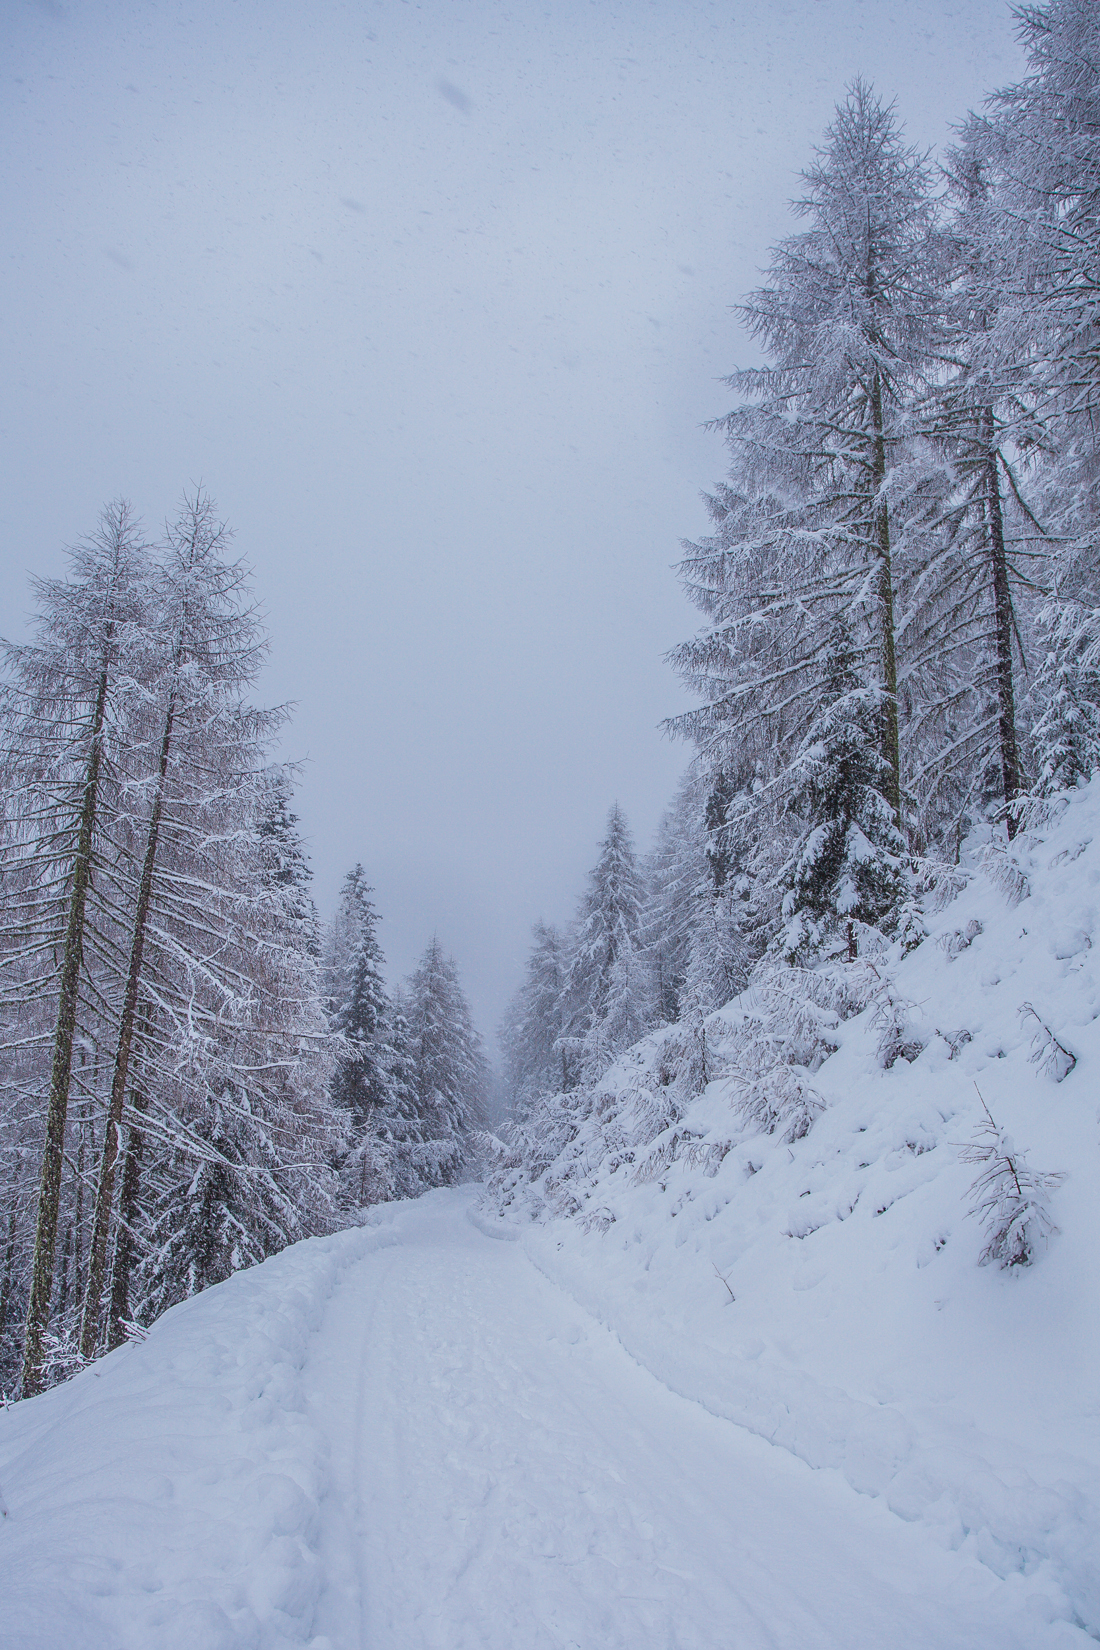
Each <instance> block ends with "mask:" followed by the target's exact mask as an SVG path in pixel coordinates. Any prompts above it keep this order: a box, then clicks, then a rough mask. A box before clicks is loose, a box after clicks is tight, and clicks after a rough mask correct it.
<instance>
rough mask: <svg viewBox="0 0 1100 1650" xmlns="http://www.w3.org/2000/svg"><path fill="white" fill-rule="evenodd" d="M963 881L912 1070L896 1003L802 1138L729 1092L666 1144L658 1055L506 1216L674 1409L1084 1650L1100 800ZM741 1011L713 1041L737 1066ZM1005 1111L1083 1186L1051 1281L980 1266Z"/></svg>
mask: <svg viewBox="0 0 1100 1650" xmlns="http://www.w3.org/2000/svg"><path fill="white" fill-rule="evenodd" d="M962 870H963V871H964V872H965V873H966V874H967V876H968V881H967V884H966V886H965V887H964V888H963V890H962V891H961V892H960V893H959V894H958V895H957V896H956V897H955V898H954V899H952V900H951V902H950V903H949V904H947V905H946V906H945V907H944V908H943V909H942V910H940V911H939V912H938V914H936V915H935V916H932V917H930V918H929V919H928V922H929V928H930V935H929V938H928V939H927V940H926V941H925V942H924V943H923V944H922V945H920V946H919V947H918V948H917V949H916V950H915V951H912V952H911V953H910V954H909V955H908V956H907V957H905V958H903V959H902V960H900V961H897V959H895V963H894V965H893V966H892V967H891V969H890V973H891V974H892V976H893V982H894V991H895V995H896V996H898V997H899V998H901V999H903V1000H904V1001H905V1003H906V1005H907V1007H906V1009H905V1016H906V1018H907V1021H908V1027H907V1031H906V1036H907V1037H908V1038H911V1039H912V1041H913V1043H914V1044H918V1045H919V1044H923V1048H921V1049H920V1052H919V1054H918V1055H917V1057H916V1058H915V1059H913V1060H912V1061H911V1062H909V1061H907V1060H906V1059H904V1058H902V1059H898V1060H897V1061H896V1063H895V1064H894V1065H893V1066H892V1067H891V1068H890V1069H889V1070H884V1069H883V1066H882V1063H881V1060H880V1058H879V1053H878V1045H879V1040H880V1034H881V1026H880V1025H876V1024H875V1019H874V1009H873V1008H872V1009H869V1010H867V1011H866V1012H865V1013H863V1014H862V1015H859V1016H857V1017H853V1018H851V1019H849V1020H847V1021H845V1022H843V1023H841V1024H840V1026H839V1028H838V1030H837V1031H836V1033H835V1036H833V1038H832V1040H833V1041H834V1042H836V1043H838V1044H839V1045H840V1046H839V1047H838V1049H837V1052H836V1053H835V1054H833V1055H831V1057H829V1058H828V1059H826V1060H825V1062H824V1063H823V1064H822V1065H821V1066H820V1067H819V1069H818V1070H817V1071H816V1073H815V1074H814V1075H813V1078H812V1081H813V1084H814V1087H815V1088H816V1089H817V1090H818V1092H819V1093H820V1095H821V1096H822V1098H823V1099H824V1100H825V1102H826V1109H825V1110H824V1112H822V1113H821V1114H820V1115H819V1116H818V1118H817V1119H816V1121H815V1122H814V1124H813V1126H812V1128H811V1129H810V1131H809V1133H808V1134H807V1135H806V1136H805V1137H804V1138H803V1139H801V1140H798V1141H795V1142H793V1143H786V1142H784V1141H783V1140H782V1138H781V1137H780V1134H779V1133H778V1132H777V1133H776V1134H773V1135H761V1134H759V1133H754V1132H753V1131H752V1130H751V1129H748V1128H746V1127H744V1126H742V1125H741V1124H740V1123H739V1120H738V1117H737V1116H736V1115H735V1113H734V1111H733V1109H732V1094H731V1086H730V1084H729V1082H728V1080H718V1081H714V1082H712V1083H711V1084H710V1085H709V1087H708V1088H707V1090H706V1091H705V1092H704V1094H703V1095H702V1096H700V1097H699V1099H698V1100H697V1101H695V1102H694V1103H692V1104H691V1105H690V1107H689V1109H688V1110H687V1111H686V1112H685V1114H684V1115H683V1117H682V1118H681V1119H680V1120H679V1121H678V1122H677V1123H676V1124H675V1125H674V1126H672V1127H669V1128H667V1129H666V1130H665V1131H664V1133H663V1134H658V1135H657V1136H656V1137H655V1138H652V1139H651V1140H649V1141H648V1142H647V1141H646V1140H645V1131H644V1128H641V1131H640V1132H639V1127H640V1120H641V1119H642V1116H643V1113H644V1110H645V1089H646V1079H647V1076H648V1075H649V1074H650V1073H651V1072H652V1071H653V1069H654V1065H655V1057H656V1050H657V1048H658V1045H659V1043H660V1037H659V1036H658V1035H654V1036H652V1037H650V1038H648V1039H647V1040H645V1041H644V1042H643V1043H641V1044H639V1045H638V1046H637V1047H636V1048H635V1049H634V1050H632V1051H630V1053H629V1054H628V1055H627V1056H625V1057H624V1058H623V1059H622V1060H620V1061H619V1062H618V1064H617V1065H616V1066H615V1067H613V1068H612V1070H611V1071H610V1072H609V1073H608V1075H607V1077H605V1079H604V1080H603V1083H602V1085H601V1089H602V1091H603V1092H602V1094H601V1096H600V1097H598V1099H597V1102H596V1104H595V1106H594V1107H593V1108H592V1111H591V1113H590V1115H589V1116H588V1117H587V1119H584V1120H583V1121H582V1123H581V1126H580V1128H579V1131H578V1133H577V1137H576V1138H575V1139H574V1140H573V1141H571V1142H570V1143H569V1145H568V1146H567V1147H566V1148H565V1149H564V1150H563V1151H562V1152H561V1154H560V1156H559V1158H558V1159H557V1160H556V1161H555V1162H554V1163H553V1164H552V1165H551V1167H550V1169H549V1171H547V1173H546V1174H544V1175H543V1176H541V1177H540V1178H539V1179H538V1180H536V1181H535V1182H534V1184H524V1182H523V1179H522V1176H520V1177H514V1178H513V1181H512V1183H511V1186H510V1187H508V1188H506V1190H505V1192H504V1193H503V1194H502V1196H501V1198H500V1200H499V1204H500V1206H499V1207H498V1208H497V1210H496V1215H497V1219H498V1223H499V1224H501V1225H505V1224H507V1225H509V1226H510V1228H511V1229H512V1230H514V1231H515V1232H516V1233H517V1234H518V1235H519V1237H520V1239H521V1242H522V1246H523V1248H524V1249H525V1251H526V1253H527V1254H528V1255H529V1256H530V1257H531V1259H532V1260H533V1261H534V1262H535V1264H536V1265H537V1266H539V1268H540V1269H541V1270H542V1271H543V1273H544V1274H545V1275H546V1276H547V1277H548V1278H550V1279H552V1280H553V1281H554V1282H555V1283H557V1284H558V1285H559V1286H560V1287H561V1288H562V1289H564V1290H565V1291H567V1292H568V1293H569V1294H570V1295H571V1296H572V1297H573V1298H574V1299H576V1300H577V1301H579V1302H580V1303H581V1304H583V1305H584V1306H585V1307H586V1308H587V1309H588V1310H589V1311H590V1312H591V1313H592V1315H593V1317H594V1318H596V1319H597V1320H598V1321H600V1322H601V1323H604V1324H606V1325H607V1326H608V1327H609V1328H611V1329H612V1330H613V1331H614V1333H615V1335H616V1336H617V1338H618V1340H619V1342H620V1343H621V1345H622V1346H623V1347H624V1348H625V1349H626V1350H627V1351H628V1352H629V1353H630V1354H631V1356H632V1357H634V1358H635V1359H636V1360H637V1361H638V1363H639V1364H640V1365H642V1366H644V1367H645V1368H646V1369H648V1370H650V1371H651V1372H652V1373H653V1374H654V1375H655V1376H656V1377H657V1378H658V1379H659V1380H660V1381H661V1382H662V1383H663V1385H664V1386H665V1388H666V1389H668V1390H669V1391H672V1392H676V1393H679V1394H680V1395H681V1396H683V1397H684V1398H686V1399H688V1400H690V1401H691V1402H693V1403H695V1404H698V1405H700V1406H701V1407H702V1408H704V1409H705V1410H706V1411H707V1412H708V1413H710V1414H712V1415H714V1416H718V1417H722V1418H723V1419H726V1420H728V1421H731V1422H734V1423H736V1424H737V1425H739V1426H741V1427H744V1428H747V1429H749V1430H751V1431H752V1432H754V1433H756V1434H758V1435H759V1436H760V1437H761V1438H763V1439H767V1440H768V1441H769V1442H770V1443H771V1444H772V1445H778V1446H780V1447H781V1448H782V1449H783V1450H784V1451H787V1452H789V1453H790V1454H791V1455H792V1456H793V1457H797V1458H799V1459H800V1460H801V1461H803V1462H805V1463H807V1464H808V1465H809V1466H811V1467H813V1468H816V1469H819V1471H818V1473H817V1474H816V1475H815V1479H814V1481H815V1482H817V1481H820V1480H823V1479H826V1478H831V1476H832V1473H833V1472H834V1471H835V1474H836V1476H838V1477H840V1478H842V1479H843V1480H845V1481H846V1482H847V1483H848V1484H849V1485H850V1486H851V1487H852V1488H853V1489H854V1490H856V1491H858V1492H861V1494H862V1495H863V1496H865V1497H867V1498H869V1499H872V1500H873V1504H874V1505H875V1506H876V1507H877V1508H879V1509H882V1510H885V1509H889V1510H890V1511H891V1512H892V1513H893V1514H895V1515H897V1517H898V1518H899V1520H904V1521H907V1522H908V1523H909V1524H910V1525H913V1526H917V1525H919V1526H920V1527H921V1528H922V1530H923V1531H925V1532H926V1533H927V1535H928V1536H929V1537H930V1538H931V1539H932V1540H934V1541H936V1542H937V1543H938V1544H939V1545H940V1546H941V1548H942V1549H943V1551H944V1552H945V1553H948V1552H950V1553H952V1554H954V1555H956V1556H957V1557H958V1558H960V1559H967V1558H972V1559H974V1560H977V1561H979V1562H980V1564H981V1565H982V1566H984V1567H985V1568H986V1570H987V1572H988V1573H990V1574H994V1575H997V1576H1000V1577H1003V1578H1005V1579H1006V1581H1008V1582H1009V1583H1011V1584H1012V1586H1013V1587H1014V1589H1015V1591H1014V1595H1013V1596H1015V1597H1016V1598H1017V1599H1018V1600H1019V1602H1020V1608H1021V1615H1020V1628H1019V1631H1020V1632H1021V1634H1022V1635H1023V1639H1022V1641H1023V1642H1027V1643H1030V1644H1040V1643H1045V1642H1047V1641H1046V1639H1045V1638H1044V1637H1043V1634H1042V1631H1041V1627H1040V1623H1042V1622H1047V1623H1063V1624H1065V1626H1064V1633H1065V1635H1066V1637H1065V1642H1067V1643H1069V1642H1074V1641H1079V1642H1085V1641H1086V1640H1095V1639H1097V1638H1100V1424H1098V1422H1100V1266H1098V1260H1100V1195H1098V1194H1100V1128H1098V1122H1100V1117H1098V1109H1097V1107H1098V1100H1100V1092H1098V1086H1097V1079H1098V1074H1100V1018H1098V1016H1100V967H1098V964H1097V953H1096V951H1095V947H1096V945H1097V941H1098V911H1100V783H1097V782H1094V783H1093V784H1092V786H1090V787H1089V788H1088V789H1087V790H1083V791H1081V792H1078V793H1074V794H1073V795H1072V797H1071V798H1070V799H1069V800H1068V802H1066V803H1065V804H1063V805H1061V806H1060V807H1059V808H1058V809H1057V810H1056V813H1055V817H1054V819H1053V820H1052V821H1051V822H1049V823H1048V824H1047V825H1045V826H1044V827H1042V829H1040V830H1038V831H1036V832H1032V833H1029V834H1028V835H1027V836H1025V837H1021V838H1018V839H1017V842H1016V843H1015V844H1014V845H1013V846H1012V848H1011V849H1008V848H1006V846H1005V845H1004V844H1002V845H1001V846H1000V847H998V846H997V844H996V843H988V844H986V845H985V847H984V848H982V847H980V846H978V845H972V848H971V852H970V854H969V856H964V861H963V866H962ZM1025 1004H1026V1005H1031V1009H1032V1010H1034V1013H1032V1012H1029V1011H1028V1010H1027V1009H1025V1007H1024V1005H1025ZM738 1011H739V1004H738V1003H735V1004H732V1005H730V1006H729V1008H727V1009H726V1010H724V1011H722V1013H721V1014H720V1015H718V1016H713V1017H712V1018H711V1020H710V1022H709V1030H710V1034H711V1039H712V1043H714V1044H717V1045H718V1046H721V1041H722V1022H723V1020H725V1022H726V1024H727V1026H728V1025H730V1024H733V1023H735V1022H736V1019H737V1015H738ZM1036 1016H1037V1017H1038V1020H1041V1021H1043V1022H1045V1024H1046V1025H1047V1026H1049V1027H1050V1028H1051V1029H1052V1030H1053V1031H1054V1032H1055V1034H1056V1036H1057V1037H1058V1039H1059V1041H1060V1042H1061V1043H1062V1044H1063V1045H1064V1046H1065V1047H1066V1049H1067V1050H1068V1051H1069V1052H1070V1053H1071V1054H1072V1055H1073V1056H1075V1057H1076V1065H1075V1067H1074V1069H1073V1070H1072V1071H1071V1072H1070V1074H1069V1075H1068V1076H1066V1077H1065V1078H1064V1080H1063V1081H1056V1080H1055V1074H1054V1073H1055V1070H1057V1069H1060V1068H1058V1067H1053V1066H1052V1069H1049V1070H1047V1069H1044V1068H1043V1066H1042V1065H1041V1064H1037V1063H1036V1061H1035V1058H1034V1057H1035V1055H1036V1054H1037V1053H1041V1048H1040V1047H1039V1044H1040V1043H1041V1041H1042V1039H1041V1038H1040V1039H1039V1040H1038V1042H1037V1041H1036V1031H1037V1018H1036ZM960 1033H966V1034H968V1036H969V1041H967V1040H966V1039H965V1038H961V1037H960V1035H959V1034H960ZM727 1041H728V1039H727ZM914 1051H915V1050H914ZM1064 1064H1065V1062H1064V1061H1063V1062H1062V1065H1063V1066H1064ZM651 1084H652V1079H651V1080H650V1086H651ZM979 1088H980V1092H981V1096H983V1097H984V1099H985V1101H986V1103H987V1105H988V1106H989V1109H990V1111H991V1112H992V1114H993V1116H994V1117H995V1118H996V1120H997V1122H998V1123H999V1124H1001V1125H1002V1126H1003V1127H1005V1128H1006V1129H1007V1130H1008V1132H1009V1134H1010V1135H1011V1136H1012V1137H1013V1139H1014V1141H1015V1144H1016V1146H1017V1148H1020V1149H1022V1150H1024V1151H1026V1152H1027V1153H1028V1161H1029V1167H1030V1168H1031V1169H1033V1170H1039V1171H1045V1172H1063V1173H1065V1175H1066V1179H1065V1181H1064V1182H1063V1183H1062V1184H1061V1185H1060V1186H1059V1187H1058V1188H1057V1189H1056V1190H1055V1191H1054V1192H1053V1194H1052V1197H1051V1211H1052V1214H1053V1218H1054V1221H1055V1223H1056V1225H1057V1227H1058V1228H1059V1230H1058V1232H1057V1233H1056V1235H1055V1236H1054V1237H1053V1239H1052V1241H1051V1242H1050V1244H1049V1245H1048V1246H1047V1248H1046V1249H1045V1251H1044V1252H1043V1253H1041V1254H1040V1256H1039V1258H1038V1260H1037V1263H1036V1264H1035V1265H1033V1266H1031V1267H1030V1268H1027V1269H1017V1270H1015V1271H1009V1272H1005V1271H1000V1270H998V1269H997V1268H996V1267H995V1266H984V1267H983V1266H979V1264H978V1260H979V1254H980V1252H981V1250H982V1247H983V1233H982V1229H981V1226H980V1223H979V1221H978V1220H976V1219H975V1218H974V1217H973V1216H972V1215H969V1214H968V1212H967V1210H968V1203H969V1199H968V1191H969V1188H970V1186H971V1184H972V1182H973V1180H974V1178H975V1174H976V1170H975V1168H974V1167H973V1165H967V1164H965V1163H961V1162H960V1160H959V1147H960V1146H962V1145H964V1144H966V1143H967V1142H968V1141H970V1140H971V1139H972V1138H973V1136H974V1132H975V1130H976V1128H977V1126H978V1125H979V1123H980V1122H981V1121H982V1117H983V1113H982V1108H981V1100H980V1098H979V1094H978V1092H977V1090H978V1089H979ZM674 1134H677V1135H678V1136H679V1141H675V1140H673V1135H674ZM685 1135H688V1136H691V1137H693V1138H692V1146H693V1149H694V1156H695V1160H696V1162H698V1161H699V1159H700V1158H702V1156H703V1151H704V1149H705V1148H706V1147H707V1146H708V1145H712V1146H718V1147H719V1148H724V1147H728V1150H727V1151H726V1155H725V1156H724V1158H722V1161H721V1163H720V1165H719V1166H718V1168H717V1170H716V1172H715V1171H714V1167H713V1162H714V1157H716V1156H717V1155H718V1153H717V1152H716V1153H713V1154H712V1156H711V1164H710V1166H711V1171H712V1172H711V1175H710V1176H709V1177H708V1175H707V1173H706V1172H704V1171H703V1170H702V1169H701V1168H700V1167H698V1166H696V1167H691V1166H690V1161H689V1159H688V1157H686V1156H685V1155H683V1143H684V1137H685ZM658 1153H662V1156H661V1157H658V1156H657V1155H656V1154H658ZM677 1154H679V1155H677ZM670 1155H671V1156H672V1157H673V1159H674V1160H673V1161H672V1162H671V1163H670V1164H668V1166H667V1167H666V1166H664V1159H665V1158H667V1157H668V1156H670ZM647 1159H648V1163H647ZM653 1166H656V1170H657V1172H656V1173H653V1175H652V1178H647V1176H649V1175H650V1173H651V1169H652V1168H653ZM563 1211H566V1212H564V1213H563ZM486 1213H487V1214H488V1211H486ZM532 1217H533V1218H532ZM731 1295H732V1296H733V1297H735V1298H733V1299H731ZM1025 1601H1026V1612H1027V1613H1026V1615H1025V1613H1024V1611H1025ZM1025 1619H1026V1620H1027V1621H1028V1622H1029V1623H1030V1626H1029V1627H1028V1628H1027V1629H1025V1628H1024V1627H1023V1622H1024V1620H1025ZM961 1630H962V1629H961V1627H960V1629H959V1631H961ZM727 1642H736V1640H735V1639H730V1640H728V1641H727ZM848 1642H852V1643H855V1642H857V1640H855V1639H854V1638H853V1639H851V1640H849V1641H848ZM859 1642H861V1641H859ZM927 1642H928V1643H929V1644H932V1643H936V1644H939V1643H944V1644H947V1643H954V1642H956V1640H955V1639H954V1638H952V1637H951V1635H950V1634H948V1636H947V1637H945V1638H943V1639H942V1640H941V1639H937V1638H930V1639H929V1640H928V1641H927Z"/></svg>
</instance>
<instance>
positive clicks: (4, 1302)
mask: <svg viewBox="0 0 1100 1650" xmlns="http://www.w3.org/2000/svg"><path fill="white" fill-rule="evenodd" d="M16 1224H17V1211H16V1207H15V1198H14V1197H13V1198H12V1200H11V1208H10V1209H9V1210H8V1246H7V1249H6V1250H5V1251H4V1278H3V1282H2V1283H0V1335H2V1334H3V1333H4V1330H5V1329H6V1328H7V1324H8V1307H9V1306H10V1304H11V1286H12V1280H13V1278H14V1276H15V1233H16Z"/></svg>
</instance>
